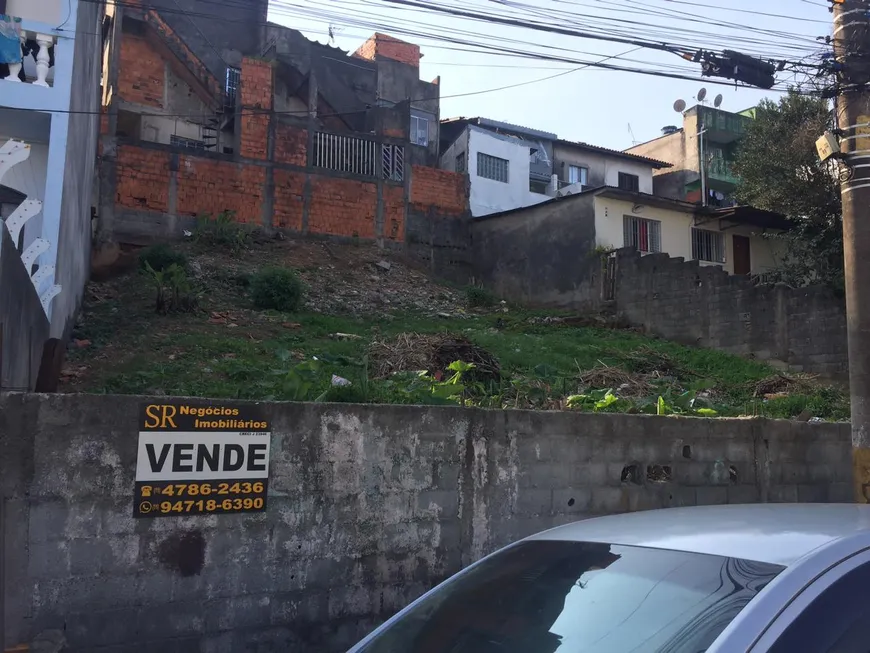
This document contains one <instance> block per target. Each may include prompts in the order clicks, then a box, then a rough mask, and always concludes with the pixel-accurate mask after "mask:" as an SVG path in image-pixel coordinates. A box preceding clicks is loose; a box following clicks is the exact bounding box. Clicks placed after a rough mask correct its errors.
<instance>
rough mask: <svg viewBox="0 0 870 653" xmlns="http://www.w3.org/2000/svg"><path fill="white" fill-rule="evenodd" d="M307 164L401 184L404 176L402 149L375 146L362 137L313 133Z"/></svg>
mask: <svg viewBox="0 0 870 653" xmlns="http://www.w3.org/2000/svg"><path fill="white" fill-rule="evenodd" d="M311 164H312V165H313V166H314V167H316V168H326V169H328V170H337V171H339V172H347V173H350V174H354V175H360V176H362V177H381V178H382V179H389V180H391V181H402V180H403V179H404V177H405V148H404V147H402V146H401V145H388V144H380V145H379V144H378V143H377V142H376V141H372V140H369V139H366V138H358V137H356V136H344V135H340V134H328V133H326V132H316V133H315V134H314V149H313V150H312V152H311Z"/></svg>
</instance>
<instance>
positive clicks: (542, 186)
mask: <svg viewBox="0 0 870 653" xmlns="http://www.w3.org/2000/svg"><path fill="white" fill-rule="evenodd" d="M549 186H550V184H549V182H546V181H541V180H539V179H529V190H530V191H531V192H532V193H538V194H539V195H546V194H547V188H549Z"/></svg>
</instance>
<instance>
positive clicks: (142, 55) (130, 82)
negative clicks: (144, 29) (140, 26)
mask: <svg viewBox="0 0 870 653" xmlns="http://www.w3.org/2000/svg"><path fill="white" fill-rule="evenodd" d="M165 81H166V64H165V62H164V61H163V59H162V58H161V57H160V55H159V54H157V52H155V51H154V48H152V47H151V44H150V43H148V41H146V40H145V39H144V38H142V37H141V36H136V35H135V34H129V33H125V34H124V35H123V37H122V38H121V51H120V70H119V71H118V96H119V97H120V99H122V100H126V101H127V102H133V103H135V104H143V105H145V106H149V107H156V108H159V109H162V108H163V90H164V84H165Z"/></svg>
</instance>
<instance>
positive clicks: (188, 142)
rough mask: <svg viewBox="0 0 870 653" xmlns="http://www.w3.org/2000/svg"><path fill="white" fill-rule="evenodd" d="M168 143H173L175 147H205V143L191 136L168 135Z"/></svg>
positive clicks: (192, 148)
mask: <svg viewBox="0 0 870 653" xmlns="http://www.w3.org/2000/svg"><path fill="white" fill-rule="evenodd" d="M169 144H170V145H174V146H175V147H183V148H186V149H188V150H204V149H205V143H204V142H203V141H197V140H194V139H192V138H184V137H182V136H170V137H169Z"/></svg>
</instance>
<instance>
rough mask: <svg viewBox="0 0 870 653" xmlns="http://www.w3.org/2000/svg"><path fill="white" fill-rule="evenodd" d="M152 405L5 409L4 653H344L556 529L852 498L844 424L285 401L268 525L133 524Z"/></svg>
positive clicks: (11, 401)
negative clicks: (52, 634)
mask: <svg viewBox="0 0 870 653" xmlns="http://www.w3.org/2000/svg"><path fill="white" fill-rule="evenodd" d="M141 401H144V399H143V398H137V397H107V396H77V395H20V394H9V395H4V396H2V397H0V499H2V501H0V506H3V512H2V516H0V534H2V537H0V544H2V546H0V555H2V558H3V559H2V562H3V564H2V565H0V569H2V570H4V572H3V573H4V577H3V578H2V579H0V589H2V591H0V597H2V598H3V599H4V601H3V603H2V605H0V614H2V615H3V617H4V624H5V629H6V641H5V642H2V643H4V644H6V645H7V646H11V645H14V644H17V643H20V642H23V641H27V639H28V638H29V637H32V636H33V635H35V634H37V633H39V632H42V631H44V630H46V629H55V628H59V629H63V630H64V631H65V633H66V637H67V640H68V642H69V646H70V651H73V652H77V651H89V652H95V653H104V652H109V651H111V652H120V651H125V652H128V651H141V652H145V651H149V652H150V651H154V652H160V653H167V652H168V651H185V653H189V652H191V651H201V652H203V653H206V652H208V653H212V652H214V653H217V652H223V651H227V652H230V651H232V652H235V651H243V650H256V651H262V652H268V651H294V652H302V653H304V652H307V651H312V652H314V651H316V652H318V653H330V652H333V651H334V652H336V653H337V652H338V651H343V650H346V649H347V647H348V646H349V645H350V644H351V643H353V642H354V641H355V640H357V639H358V638H360V637H361V636H363V635H364V634H365V633H366V632H367V631H369V630H370V629H371V628H373V627H374V626H375V625H376V624H377V623H379V622H380V621H382V620H383V619H385V618H387V617H388V616H390V615H391V614H393V613H394V612H395V611H397V610H398V609H400V608H401V607H403V606H404V605H405V604H407V603H408V602H409V601H411V600H412V599H414V598H415V597H416V596H418V595H419V594H421V593H422V592H424V591H425V590H427V589H428V588H430V587H431V586H433V585H434V584H436V583H437V582H439V581H440V580H442V579H444V578H446V577H447V576H449V575H450V574H452V573H454V572H456V571H458V570H459V569H460V568H461V567H463V566H465V565H467V564H469V563H471V562H473V561H474V560H476V559H478V558H480V557H481V556H483V555H485V554H487V553H489V552H490V551H493V550H494V549H496V548H498V547H500V546H502V545H504V544H507V543H509V542H511V541H513V540H515V539H517V538H520V537H523V536H526V535H529V534H531V533H534V532H536V531H539V530H542V529H544V528H549V527H551V526H554V525H558V524H562V523H566V522H569V521H572V520H576V519H580V518H583V517H586V516H590V515H601V514H608V513H615V512H624V511H629V510H643V509H649V508H658V507H665V506H682V505H697V504H715V503H727V502H731V503H737V502H753V501H796V500H802V501H847V500H849V499H850V498H851V487H850V484H849V482H848V479H849V478H850V469H851V463H850V460H851V458H850V434H849V426H848V425H845V424H843V425H839V424H807V423H795V422H772V421H767V420H701V419H684V418H657V417H648V416H631V415H592V414H585V415H584V414H577V413H532V412H517V411H504V412H503V411H480V410H464V409H458V408H456V409H451V408H429V407H408V406H347V405H324V404H293V403H284V404H267V405H265V407H264V408H265V411H266V414H267V415H268V418H269V419H270V421H271V423H272V425H273V438H272V453H271V469H270V482H269V498H268V508H267V511H266V512H265V513H261V514H252V515H246V516H245V515H224V516H201V517H178V518H161V519H154V520H148V519H140V520H134V519H133V518H132V516H131V515H132V499H133V477H134V468H135V457H136V448H137V415H138V408H139V405H140V402H141ZM192 401H197V402H199V403H202V404H208V402H207V401H204V400H192Z"/></svg>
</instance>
